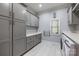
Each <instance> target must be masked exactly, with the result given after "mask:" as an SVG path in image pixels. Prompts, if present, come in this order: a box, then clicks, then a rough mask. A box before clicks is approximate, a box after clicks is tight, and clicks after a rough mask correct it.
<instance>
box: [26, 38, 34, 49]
mask: <svg viewBox="0 0 79 59" xmlns="http://www.w3.org/2000/svg"><path fill="white" fill-rule="evenodd" d="M26 41H27V43H26V45H27V46H26V50H29V49H31V48H32V47H33V46H34V45H33V36H30V37H27V40H26Z"/></svg>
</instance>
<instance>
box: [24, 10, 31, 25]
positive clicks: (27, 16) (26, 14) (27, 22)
mask: <svg viewBox="0 0 79 59" xmlns="http://www.w3.org/2000/svg"><path fill="white" fill-rule="evenodd" d="M25 19H26V25H28V26H30V25H31V22H30V21H31V14H30V13H29V12H27V11H26V13H25Z"/></svg>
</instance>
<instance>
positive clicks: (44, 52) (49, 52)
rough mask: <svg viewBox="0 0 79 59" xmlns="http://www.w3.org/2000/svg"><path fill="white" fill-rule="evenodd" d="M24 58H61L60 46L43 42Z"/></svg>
mask: <svg viewBox="0 0 79 59" xmlns="http://www.w3.org/2000/svg"><path fill="white" fill-rule="evenodd" d="M24 56H61V52H60V44H59V43H56V42H51V41H46V40H42V42H41V43H40V44H38V45H37V46H36V47H34V48H33V49H31V50H30V51H29V52H27V53H26V54H25V55H24Z"/></svg>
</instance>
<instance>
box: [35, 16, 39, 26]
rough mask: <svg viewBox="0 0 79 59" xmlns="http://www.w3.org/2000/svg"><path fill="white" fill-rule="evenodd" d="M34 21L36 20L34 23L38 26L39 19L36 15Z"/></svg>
mask: <svg viewBox="0 0 79 59" xmlns="http://www.w3.org/2000/svg"><path fill="white" fill-rule="evenodd" d="M35 21H36V22H35V23H36V24H35V25H36V26H37V27H38V26H39V19H38V18H37V17H36V18H35Z"/></svg>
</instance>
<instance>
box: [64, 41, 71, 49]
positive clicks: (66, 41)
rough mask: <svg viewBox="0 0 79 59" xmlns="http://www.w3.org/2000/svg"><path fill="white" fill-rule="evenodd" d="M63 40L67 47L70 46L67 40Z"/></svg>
mask: <svg viewBox="0 0 79 59" xmlns="http://www.w3.org/2000/svg"><path fill="white" fill-rule="evenodd" d="M64 42H65V44H66V45H67V47H69V48H70V46H69V45H68V44H67V42H69V41H67V40H65V41H64Z"/></svg>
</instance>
